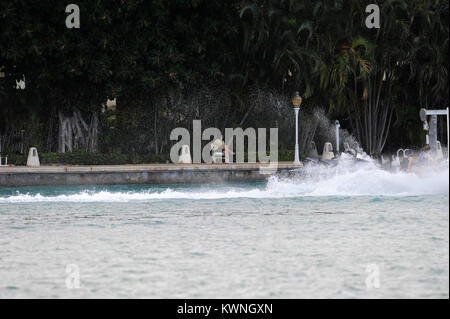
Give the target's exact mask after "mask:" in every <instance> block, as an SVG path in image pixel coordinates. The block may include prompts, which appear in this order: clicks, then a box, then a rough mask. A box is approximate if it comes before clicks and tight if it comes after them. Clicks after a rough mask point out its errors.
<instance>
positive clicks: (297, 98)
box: [292, 91, 302, 164]
mask: <svg viewBox="0 0 450 319" xmlns="http://www.w3.org/2000/svg"><path fill="white" fill-rule="evenodd" d="M292 104H293V105H294V110H295V158H294V164H300V158H299V153H298V111H299V110H300V104H302V97H301V96H300V95H299V94H298V92H297V91H296V92H295V93H294V96H293V97H292Z"/></svg>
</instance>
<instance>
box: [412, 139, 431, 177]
mask: <svg viewBox="0 0 450 319" xmlns="http://www.w3.org/2000/svg"><path fill="white" fill-rule="evenodd" d="M432 161H433V157H431V147H430V145H428V144H427V145H425V146H424V147H422V149H421V151H420V153H419V156H418V158H417V161H416V160H415V159H414V158H413V157H412V156H410V157H408V171H413V165H418V166H423V165H426V164H429V163H430V162H432Z"/></svg>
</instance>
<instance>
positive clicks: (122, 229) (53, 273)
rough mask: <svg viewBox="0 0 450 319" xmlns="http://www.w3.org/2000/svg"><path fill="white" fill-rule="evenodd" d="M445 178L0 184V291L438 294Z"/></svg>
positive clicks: (445, 233)
mask: <svg viewBox="0 0 450 319" xmlns="http://www.w3.org/2000/svg"><path fill="white" fill-rule="evenodd" d="M448 177H449V172H448V169H446V170H444V171H438V172H434V173H429V174H427V175H425V176H417V175H415V174H405V173H396V174H394V173H389V172H385V171H381V170H379V169H376V168H373V167H364V168H360V169H357V170H353V171H340V172H335V171H333V172H331V173H330V172H323V171H320V172H319V171H313V170H312V171H310V172H309V173H308V174H304V175H302V176H298V177H291V178H285V179H280V178H274V177H272V178H270V179H269V180H268V182H267V183H260V184H254V183H253V184H252V183H247V184H225V185H206V184H204V185H179V186H174V185H162V186H154V185H143V186H142V185H141V186H136V185H132V186H108V187H106V186H104V187H102V186H96V187H39V188H20V189H0V298H103V297H105V298H116V297H118V298H122V297H124V298H244V297H245V298H413V297H419V298H449V212H448V210H449V182H448ZM77 278H79V282H77ZM78 283H79V285H78ZM77 287H78V288H77Z"/></svg>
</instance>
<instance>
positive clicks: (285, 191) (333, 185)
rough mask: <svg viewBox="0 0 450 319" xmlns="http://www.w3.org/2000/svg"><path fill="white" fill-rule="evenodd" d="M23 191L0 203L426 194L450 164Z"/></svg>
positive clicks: (439, 184)
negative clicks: (229, 181) (421, 169)
mask: <svg viewBox="0 0 450 319" xmlns="http://www.w3.org/2000/svg"><path fill="white" fill-rule="evenodd" d="M61 192H62V193H61V194H54V195H52V194H46V193H45V192H41V193H34V194H32V193H21V192H20V191H17V192H16V193H15V194H13V195H11V194H10V195H9V196H5V195H0V203H20V202H129V201H155V200H176V199H192V200H202V199H204V200H208V199H226V198H229V199H233V198H261V199H266V198H285V197H290V198H295V197H306V196H420V195H448V193H449V169H448V166H446V167H445V168H441V169H432V170H429V171H428V172H427V173H426V174H415V173H407V172H390V171H386V170H383V169H380V168H378V167H377V166H375V165H374V164H372V163H364V164H362V165H356V166H355V165H351V166H346V165H339V166H338V167H337V168H330V167H319V166H308V165H306V166H305V167H304V168H303V169H301V170H299V172H297V173H296V174H293V175H292V176H289V177H280V176H272V177H270V178H269V180H268V182H267V184H265V185H262V186H256V185H254V184H248V185H246V184H241V185H238V186H236V185H233V186H217V185H208V184H203V185H201V186H198V185H190V186H185V187H168V188H166V189H161V188H158V189H155V188H152V189H142V188H141V189H139V190H133V191H114V190H113V189H111V188H108V187H106V188H104V189H103V190H96V191H92V190H84V191H80V192H78V193H72V194H67V192H66V193H64V190H62V191H61Z"/></svg>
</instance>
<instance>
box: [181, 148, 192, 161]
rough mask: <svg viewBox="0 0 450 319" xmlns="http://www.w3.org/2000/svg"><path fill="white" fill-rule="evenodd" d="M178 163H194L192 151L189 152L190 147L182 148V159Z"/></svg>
mask: <svg viewBox="0 0 450 319" xmlns="http://www.w3.org/2000/svg"><path fill="white" fill-rule="evenodd" d="M178 163H183V164H191V163H192V159H191V151H190V150H189V146H188V145H183V146H182V147H181V155H180V159H179V160H178Z"/></svg>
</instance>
